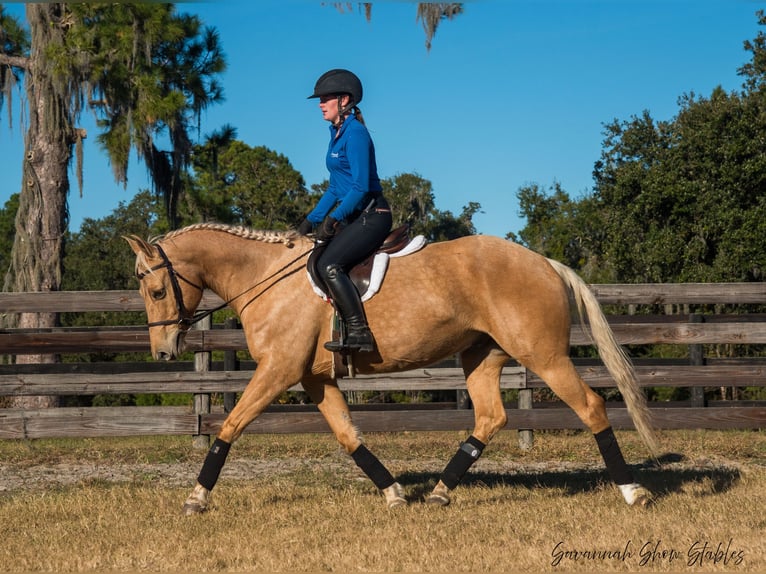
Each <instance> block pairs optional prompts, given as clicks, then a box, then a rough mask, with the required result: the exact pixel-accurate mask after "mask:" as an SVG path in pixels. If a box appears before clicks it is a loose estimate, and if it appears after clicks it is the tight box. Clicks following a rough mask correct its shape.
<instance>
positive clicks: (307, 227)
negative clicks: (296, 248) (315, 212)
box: [298, 219, 314, 235]
mask: <svg viewBox="0 0 766 574" xmlns="http://www.w3.org/2000/svg"><path fill="white" fill-rule="evenodd" d="M312 229H314V224H313V223H311V222H310V221H309V220H308V219H304V220H303V221H301V224H300V225H299V226H298V235H308V234H309V233H311V230H312Z"/></svg>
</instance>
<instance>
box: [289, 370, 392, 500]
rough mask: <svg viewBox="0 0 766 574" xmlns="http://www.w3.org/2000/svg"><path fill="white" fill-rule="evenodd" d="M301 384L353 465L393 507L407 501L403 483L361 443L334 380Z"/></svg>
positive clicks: (344, 400) (306, 381) (308, 381)
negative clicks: (360, 470)
mask: <svg viewBox="0 0 766 574" xmlns="http://www.w3.org/2000/svg"><path fill="white" fill-rule="evenodd" d="M303 388H304V389H306V392H308V393H309V396H310V397H311V399H312V400H313V401H314V402H315V403H316V405H317V408H319V411H320V412H321V413H322V415H323V416H324V418H325V420H327V424H328V425H329V426H330V430H332V432H333V434H334V435H335V438H337V439H338V442H339V443H340V444H341V446H342V447H343V448H344V449H345V451H346V452H347V453H348V454H349V455H351V458H352V459H353V460H354V462H355V463H356V465H357V466H358V467H359V468H360V469H362V471H363V472H364V473H365V474H366V475H367V476H368V477H369V478H370V480H372V482H373V483H374V484H375V486H377V487H378V488H379V489H380V490H381V491H382V492H383V494H384V495H385V497H386V504H387V505H388V507H389V508H394V507H396V506H401V505H404V504H407V499H406V498H405V497H404V489H403V488H402V486H401V485H400V484H399V483H398V482H396V480H394V477H393V476H392V475H391V473H390V472H389V471H388V469H387V468H386V467H385V466H384V465H383V463H382V462H380V460H378V457H376V456H375V455H374V454H372V453H371V452H370V451H369V449H368V448H367V447H366V446H365V445H364V444H362V440H361V438H360V436H359V431H358V429H357V428H356V427H355V426H354V425H353V423H352V422H351V413H350V412H349V410H348V403H347V402H346V399H345V398H344V397H343V393H341V392H340V389H339V388H338V385H337V383H336V382H335V381H333V380H329V379H325V380H304V381H303Z"/></svg>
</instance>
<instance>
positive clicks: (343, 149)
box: [306, 114, 382, 225]
mask: <svg viewBox="0 0 766 574" xmlns="http://www.w3.org/2000/svg"><path fill="white" fill-rule="evenodd" d="M337 132H338V128H336V127H335V126H330V145H329V146H328V148H327V169H328V171H329V172H330V185H329V187H328V188H327V190H326V191H325V192H324V194H322V197H321V199H320V200H319V202H318V203H317V205H316V207H315V208H314V209H313V210H311V212H310V213H309V214H308V215H307V216H306V219H308V220H309V221H310V222H311V223H313V224H315V225H316V224H319V223H321V222H322V220H323V219H324V218H325V217H326V216H327V215H328V214H329V215H331V216H332V217H334V218H335V219H337V220H338V221H344V220H346V219H347V218H348V217H349V216H350V215H351V214H352V213H353V212H354V211H356V210H358V209H364V207H365V205H364V203H366V202H367V201H369V200H370V195H369V194H372V195H377V194H379V193H380V192H381V191H382V188H381V186H380V179H379V178H378V167H377V164H376V162H375V146H374V145H373V143H372V138H371V137H370V133H369V132H368V131H367V128H366V127H365V126H364V124H363V123H362V122H360V121H359V120H357V119H356V116H354V115H353V114H351V115H350V116H348V117H347V118H346V120H345V121H344V122H343V124H341V127H340V135H338V136H337V137H336V134H337Z"/></svg>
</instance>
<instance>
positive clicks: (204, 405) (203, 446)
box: [192, 315, 213, 450]
mask: <svg viewBox="0 0 766 574" xmlns="http://www.w3.org/2000/svg"><path fill="white" fill-rule="evenodd" d="M212 326H213V319H212V317H211V316H210V315H208V316H207V317H205V318H204V319H202V320H201V321H199V322H198V323H196V324H195V325H194V328H195V329H199V330H201V331H209V330H210V329H211V328H212ZM211 362H212V360H211V354H210V351H198V352H196V353H194V370H195V372H197V373H207V372H209V371H210V365H211ZM194 414H195V415H204V414H210V394H209V393H200V394H195V395H194ZM192 447H193V448H195V449H199V450H207V449H208V448H210V435H207V434H198V435H194V437H193V439H192Z"/></svg>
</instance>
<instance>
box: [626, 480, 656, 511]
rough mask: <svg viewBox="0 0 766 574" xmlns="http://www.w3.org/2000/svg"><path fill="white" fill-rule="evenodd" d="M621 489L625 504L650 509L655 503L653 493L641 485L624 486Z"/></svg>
mask: <svg viewBox="0 0 766 574" xmlns="http://www.w3.org/2000/svg"><path fill="white" fill-rule="evenodd" d="M619 488H620V491H621V492H622V496H623V497H624V498H625V502H627V503H628V504H629V505H630V506H638V507H640V508H649V507H650V506H651V505H652V504H653V503H654V497H653V496H652V493H651V492H650V491H649V490H648V489H646V488H644V487H643V486H641V485H640V484H637V483H633V484H622V485H620V487H619Z"/></svg>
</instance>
